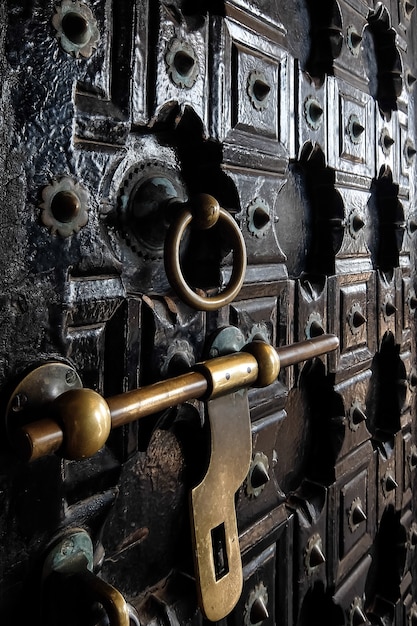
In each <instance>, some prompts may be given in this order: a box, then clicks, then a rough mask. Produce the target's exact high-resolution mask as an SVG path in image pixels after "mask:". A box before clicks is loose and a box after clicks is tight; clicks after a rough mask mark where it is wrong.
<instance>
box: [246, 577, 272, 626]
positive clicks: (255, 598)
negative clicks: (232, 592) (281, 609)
mask: <svg viewBox="0 0 417 626" xmlns="http://www.w3.org/2000/svg"><path fill="white" fill-rule="evenodd" d="M267 607H268V591H267V589H266V587H265V585H264V584H263V583H262V582H261V583H259V585H256V587H255V588H254V589H253V590H252V591H251V593H250V595H249V598H248V601H247V602H246V605H245V613H244V624H245V626H259V625H260V624H262V622H264V621H265V620H266V619H268V617H269V613H268V608H267Z"/></svg>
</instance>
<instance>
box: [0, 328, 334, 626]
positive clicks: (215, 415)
mask: <svg viewBox="0 0 417 626" xmlns="http://www.w3.org/2000/svg"><path fill="white" fill-rule="evenodd" d="M338 345H339V340H338V338H337V337H336V336H334V335H322V336H320V337H316V338H314V339H310V340H307V341H303V342H300V343H298V344H293V345H289V346H285V347H282V348H278V349H274V348H273V347H272V346H270V345H269V344H267V343H265V342H263V341H253V342H252V343H250V344H248V345H247V346H245V347H244V349H243V350H242V351H240V352H235V353H233V354H230V355H226V356H220V357H217V358H214V359H210V360H207V361H204V362H202V363H199V364H197V365H196V366H195V368H194V371H191V372H189V373H187V374H183V375H181V376H177V377H176V378H172V379H169V380H167V381H163V382H159V383H155V384H154V385H150V386H148V387H144V388H142V389H138V390H136V391H130V392H127V393H125V394H121V395H119V396H114V397H112V398H109V399H107V401H106V400H104V399H103V398H102V397H101V396H100V395H99V394H97V393H96V392H94V391H92V390H89V389H80V388H78V389H76V388H73V389H70V390H69V391H67V390H65V391H64V392H63V393H62V388H64V389H65V386H64V385H63V382H62V379H64V380H65V382H66V384H67V385H68V384H70V385H72V386H76V385H77V384H78V380H77V376H76V374H75V373H73V371H72V370H71V368H69V367H68V366H67V365H63V364H56V363H49V364H45V365H43V366H41V368H38V369H37V370H34V371H33V372H31V373H30V374H29V375H28V377H26V379H24V380H23V381H22V382H21V383H20V385H19V386H18V387H17V388H16V390H15V391H14V393H13V394H12V397H11V399H10V401H9V405H8V411H7V424H8V430H9V434H10V437H11V440H12V441H14V442H15V443H17V447H18V449H19V450H20V452H21V453H24V454H25V456H26V457H27V458H28V459H30V460H33V459H35V458H39V456H42V455H44V454H47V453H48V452H53V451H55V450H57V449H59V448H61V451H62V452H63V453H64V454H65V455H66V456H67V458H68V457H69V458H73V459H77V458H84V457H85V456H91V455H92V454H94V452H96V451H98V450H99V449H100V448H101V447H102V446H103V445H104V443H105V440H106V438H107V436H108V433H109V431H110V427H113V428H114V427H117V426H121V425H123V424H127V423H129V422H131V421H133V420H137V419H139V418H141V417H144V416H145V415H149V414H151V413H154V412H157V411H161V410H163V409H165V408H168V407H172V406H175V405H176V404H179V403H181V402H184V401H185V400H187V399H191V398H203V399H205V400H207V401H208V402H207V412H208V418H209V421H210V432H211V446H210V450H211V458H210V462H209V467H208V470H207V473H206V475H205V477H204V478H203V479H202V481H201V482H200V483H199V484H198V485H197V486H196V487H194V489H193V490H192V491H191V497H190V503H191V527H192V529H193V543H194V556H195V570H196V578H197V581H198V592H199V598H200V605H201V608H202V611H203V613H204V614H205V616H206V617H207V618H208V619H210V620H212V621H217V620H220V619H223V618H224V617H225V616H226V615H227V614H228V613H230V611H231V610H232V609H233V607H234V606H235V605H236V603H237V601H238V600H239V597H240V594H241V590H242V584H243V575H242V566H241V558H240V548H239V538H238V531H237V522H236V512H235V508H234V497H235V493H236V491H237V489H238V488H239V487H240V485H241V484H242V483H243V481H244V479H245V477H246V475H247V474H248V471H249V468H250V463H251V458H252V441H251V425H250V415H249V406H248V399H247V388H248V387H249V386H251V385H253V386H258V387H264V386H267V385H270V384H271V383H272V382H274V380H275V379H276V378H277V376H278V374H279V371H280V367H285V366H288V365H292V364H295V363H298V362H301V361H305V360H308V359H310V358H313V357H315V356H319V355H321V354H324V353H326V352H329V351H332V350H335V349H336V348H337V347H338ZM58 366H59V367H58ZM51 367H52V368H53V371H55V370H58V371H59V374H60V376H59V377H58V380H59V385H56V384H55V383H54V384H53V386H54V385H55V387H58V393H57V394H56V391H55V390H53V389H52V390H51V388H50V384H49V383H50V380H51V379H52V377H51V376H50V375H49V376H48V373H49V368H51ZM61 370H62V372H61ZM40 372H41V374H40ZM43 374H45V378H44V379H42V375H43ZM28 378H29V382H31V383H32V387H33V380H37V379H39V378H40V380H41V382H42V381H43V387H44V388H46V390H47V391H46V393H47V396H48V399H49V403H48V404H49V406H46V407H43V408H42V410H43V411H49V415H48V416H47V417H45V418H44V419H43V420H40V421H38V422H32V423H26V424H25V421H23V424H25V425H22V426H21V427H20V428H18V429H17V431H16V430H14V429H13V420H12V415H13V412H16V409H17V412H18V413H20V412H21V410H22V415H21V419H23V420H28V415H26V416H25V414H24V411H23V406H26V405H28V406H29V407H30V404H31V403H30V402H28V401H26V402H23V405H22V399H23V397H25V398H27V399H29V397H30V395H31V393H32V392H31V387H30V386H28V384H27V382H28V380H27V379H28ZM52 380H53V379H52ZM55 394H56V395H55ZM54 395H55V399H52V398H53V397H54ZM51 399H52V401H51ZM38 410H40V407H39V406H38ZM54 418H55V419H54ZM265 469H266V468H265ZM84 575H85V576H90V574H89V573H85V572H84ZM95 584H99V583H95ZM115 623H117V622H115Z"/></svg>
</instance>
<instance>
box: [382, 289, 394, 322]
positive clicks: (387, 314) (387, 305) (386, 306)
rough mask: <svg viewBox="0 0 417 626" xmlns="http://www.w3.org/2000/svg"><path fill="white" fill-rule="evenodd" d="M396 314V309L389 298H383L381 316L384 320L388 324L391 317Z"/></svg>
mask: <svg viewBox="0 0 417 626" xmlns="http://www.w3.org/2000/svg"><path fill="white" fill-rule="evenodd" d="M396 312H397V307H396V306H395V305H394V304H393V302H392V300H391V298H390V296H388V295H387V296H385V299H384V302H383V304H382V314H383V316H384V320H385V322H386V323H388V322H389V321H390V319H391V317H392V316H393V315H395V314H396Z"/></svg>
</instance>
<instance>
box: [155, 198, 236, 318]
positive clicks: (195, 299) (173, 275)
mask: <svg viewBox="0 0 417 626" xmlns="http://www.w3.org/2000/svg"><path fill="white" fill-rule="evenodd" d="M218 220H220V221H221V223H222V225H223V226H224V227H225V229H226V231H227V233H228V235H229V236H230V238H231V240H232V243H233V268H232V275H231V278H230V282H229V284H228V285H227V287H226V289H225V290H224V291H222V292H221V293H220V294H218V295H217V296H212V297H204V296H200V295H198V294H197V293H196V292H195V291H193V290H192V289H191V287H190V286H189V285H188V284H187V282H186V281H185V278H184V275H183V272H182V270H181V266H180V244H181V239H182V237H183V234H184V232H185V229H186V228H187V226H188V225H189V224H192V225H193V226H194V227H195V228H197V229H199V230H207V229H209V228H212V227H213V226H214V225H215V224H216V222H217V221H218ZM164 259H165V271H166V274H167V276H168V280H169V282H170V284H171V286H172V288H173V289H174V290H175V291H176V293H177V294H178V296H179V297H180V298H181V299H182V300H183V301H184V302H185V303H186V304H188V305H189V306H191V307H193V308H195V309H199V310H202V311H216V310H217V309H219V308H221V307H222V306H225V305H226V304H229V302H232V300H234V299H235V298H236V296H237V294H238V293H239V291H240V288H241V286H242V283H243V279H244V277H245V271H246V250H245V242H244V240H243V236H242V233H241V232H240V229H239V227H238V225H237V223H236V222H235V220H234V219H233V217H232V216H231V215H230V213H228V212H227V211H225V210H224V209H222V208H220V206H219V203H218V202H217V200H216V199H215V198H213V197H212V196H210V195H208V194H199V195H198V196H196V197H195V198H194V200H193V207H189V206H184V208H183V209H182V211H181V212H180V213H179V215H178V216H177V218H176V219H175V220H174V221H173V222H172V224H171V226H170V228H169V230H168V233H167V237H166V240H165V248H164Z"/></svg>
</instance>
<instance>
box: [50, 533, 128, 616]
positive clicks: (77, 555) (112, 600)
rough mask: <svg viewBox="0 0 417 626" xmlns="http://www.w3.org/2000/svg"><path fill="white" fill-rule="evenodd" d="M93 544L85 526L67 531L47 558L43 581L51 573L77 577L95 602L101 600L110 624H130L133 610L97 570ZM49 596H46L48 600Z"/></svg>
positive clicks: (54, 545)
mask: <svg viewBox="0 0 417 626" xmlns="http://www.w3.org/2000/svg"><path fill="white" fill-rule="evenodd" d="M92 569H93V544H92V541H91V538H90V536H89V535H88V533H87V532H86V531H85V530H83V529H82V528H74V529H71V530H70V531H66V532H65V533H64V534H63V535H61V536H60V537H59V538H57V540H56V541H55V542H54V543H53V544H52V547H51V548H50V550H49V552H48V555H47V557H46V559H45V562H44V566H43V572H42V579H43V583H45V581H46V580H47V578H48V576H50V575H51V574H53V573H55V574H59V575H61V576H62V577H63V581H64V580H65V579H66V578H68V577H74V576H75V577H77V578H78V580H79V581H80V582H81V583H82V585H83V587H84V588H86V590H87V593H88V597H91V603H92V604H93V603H94V602H100V604H102V605H103V607H104V609H105V611H106V613H107V616H108V618H109V624H110V626H129V624H130V618H129V609H128V606H127V604H126V601H125V599H124V598H123V596H122V594H121V593H120V592H119V591H118V590H117V589H115V588H114V587H113V586H112V585H110V584H109V583H107V582H105V581H104V580H103V579H101V578H99V577H98V576H96V575H95V574H94V573H93V571H92ZM46 601H47V598H45V597H44V598H43V602H46Z"/></svg>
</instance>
